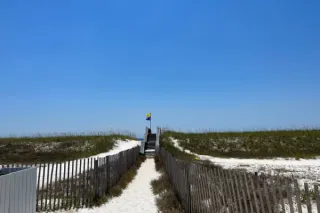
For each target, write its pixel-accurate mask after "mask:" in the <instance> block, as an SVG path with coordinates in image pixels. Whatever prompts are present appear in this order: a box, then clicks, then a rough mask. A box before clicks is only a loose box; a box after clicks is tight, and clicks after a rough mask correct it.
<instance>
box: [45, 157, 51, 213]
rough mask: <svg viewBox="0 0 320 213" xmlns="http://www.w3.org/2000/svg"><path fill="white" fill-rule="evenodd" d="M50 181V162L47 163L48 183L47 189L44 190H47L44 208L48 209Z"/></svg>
mask: <svg viewBox="0 0 320 213" xmlns="http://www.w3.org/2000/svg"><path fill="white" fill-rule="evenodd" d="M49 182H50V163H47V184H46V190H44V191H45V192H46V198H45V203H44V210H47V206H48V194H49Z"/></svg>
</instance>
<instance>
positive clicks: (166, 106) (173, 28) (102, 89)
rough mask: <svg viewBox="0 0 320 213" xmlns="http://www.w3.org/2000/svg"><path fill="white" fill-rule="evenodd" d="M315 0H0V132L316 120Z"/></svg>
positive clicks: (318, 35) (319, 73)
mask: <svg viewBox="0 0 320 213" xmlns="http://www.w3.org/2000/svg"><path fill="white" fill-rule="evenodd" d="M319 11H320V1H318V0H310V1H303V0H300V1H296V0H281V1H279V0H269V1H257V0H255V1H253V0H252V1H227V0H226V1H213V0H203V1H190V0H177V1H172V0H162V1H150V0H149V1H147V0H146V1H125V0H122V1H119V0H114V1H111V0H110V1H102V0H96V1H81V0H74V1H67V0H55V1H43V0H37V1H33V0H30V1H25V0H17V1H2V2H1V3H0V72H1V76H0V77H1V78H0V79H1V83H0V103H1V104H0V119H1V122H0V135H8V134H10V133H12V134H30V133H34V132H70V131H71V132H82V131H102V130H110V129H114V130H130V131H132V132H135V133H137V134H138V135H141V134H142V133H143V131H144V127H145V126H146V125H147V124H148V122H147V121H145V114H146V113H147V112H149V111H150V112H152V115H153V117H152V119H153V125H154V126H168V127H171V128H180V129H181V130H192V129H196V130H199V129H218V130H219V129H224V130H229V129H230V130H242V129H257V128H281V127H282V128H287V127H300V126H309V127H314V126H319V125H320V13H319Z"/></svg>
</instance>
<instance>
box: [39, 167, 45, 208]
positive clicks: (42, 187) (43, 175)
mask: <svg viewBox="0 0 320 213" xmlns="http://www.w3.org/2000/svg"><path fill="white" fill-rule="evenodd" d="M45 176H46V167H45V163H43V173H42V185H41V189H42V190H41V205H40V211H43V192H44V190H43V189H44V179H45Z"/></svg>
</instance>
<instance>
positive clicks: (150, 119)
mask: <svg viewBox="0 0 320 213" xmlns="http://www.w3.org/2000/svg"><path fill="white" fill-rule="evenodd" d="M151 119H152V116H151V113H150V131H151Z"/></svg>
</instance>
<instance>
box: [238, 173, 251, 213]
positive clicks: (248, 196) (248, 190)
mask: <svg viewBox="0 0 320 213" xmlns="http://www.w3.org/2000/svg"><path fill="white" fill-rule="evenodd" d="M241 179H242V181H243V183H244V187H245V191H246V194H247V199H248V200H249V207H250V211H249V212H251V213H254V211H253V206H254V201H253V200H252V196H251V193H250V191H251V190H250V189H249V188H250V187H249V180H248V177H247V173H245V172H244V173H243V175H242V178H241Z"/></svg>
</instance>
